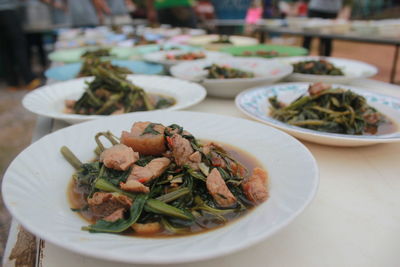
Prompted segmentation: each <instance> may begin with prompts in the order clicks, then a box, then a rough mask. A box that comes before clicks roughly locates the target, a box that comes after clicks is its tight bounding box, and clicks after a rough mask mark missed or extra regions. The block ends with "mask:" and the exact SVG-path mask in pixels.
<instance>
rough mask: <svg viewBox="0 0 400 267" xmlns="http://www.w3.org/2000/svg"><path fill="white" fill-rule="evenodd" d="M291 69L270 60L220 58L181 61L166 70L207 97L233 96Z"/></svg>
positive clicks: (288, 72)
mask: <svg viewBox="0 0 400 267" xmlns="http://www.w3.org/2000/svg"><path fill="white" fill-rule="evenodd" d="M292 70H293V68H292V66H291V65H289V64H285V63H282V62H279V61H277V60H272V59H263V58H221V59H215V60H198V61H193V62H186V63H181V64H178V65H176V66H173V67H172V68H171V70H170V72H171V74H172V75H173V76H174V77H177V78H180V79H184V80H189V81H194V82H196V81H197V82H199V83H200V84H202V85H203V86H204V87H205V88H206V89H207V94H208V95H210V96H218V97H226V98H233V97H235V96H236V95H237V94H238V93H240V92H241V91H243V90H245V89H248V88H251V87H255V86H259V85H263V84H271V83H274V82H277V81H279V80H281V79H283V78H284V77H286V76H288V75H289V74H290V73H292Z"/></svg>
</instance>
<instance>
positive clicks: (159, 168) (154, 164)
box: [128, 158, 171, 183]
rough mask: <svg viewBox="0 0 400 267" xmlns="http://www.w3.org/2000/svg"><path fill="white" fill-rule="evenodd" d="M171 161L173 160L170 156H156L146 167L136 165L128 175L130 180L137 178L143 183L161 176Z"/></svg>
mask: <svg viewBox="0 0 400 267" xmlns="http://www.w3.org/2000/svg"><path fill="white" fill-rule="evenodd" d="M170 163H171V160H170V159H168V158H155V159H153V160H151V161H150V162H149V163H148V164H147V165H146V166H144V167H141V166H138V165H134V166H133V168H132V171H131V173H130V175H129V177H128V181H130V180H137V181H139V182H141V183H146V182H148V181H150V180H152V179H154V178H157V177H158V176H160V175H161V174H162V173H163V172H164V171H165V170H166V169H167V168H168V166H169V164H170Z"/></svg>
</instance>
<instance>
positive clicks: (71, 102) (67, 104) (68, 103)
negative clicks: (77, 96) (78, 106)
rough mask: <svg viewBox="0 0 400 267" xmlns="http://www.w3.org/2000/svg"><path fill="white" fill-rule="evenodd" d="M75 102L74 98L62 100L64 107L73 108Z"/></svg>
mask: <svg viewBox="0 0 400 267" xmlns="http://www.w3.org/2000/svg"><path fill="white" fill-rule="evenodd" d="M75 103H76V100H72V99H67V100H64V104H65V107H67V108H70V109H73V108H74V106H75Z"/></svg>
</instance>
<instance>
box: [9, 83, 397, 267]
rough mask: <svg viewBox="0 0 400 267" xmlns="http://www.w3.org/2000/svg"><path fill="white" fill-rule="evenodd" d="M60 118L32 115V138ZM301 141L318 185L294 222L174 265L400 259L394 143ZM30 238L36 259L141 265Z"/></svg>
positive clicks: (379, 88)
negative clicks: (236, 247)
mask: <svg viewBox="0 0 400 267" xmlns="http://www.w3.org/2000/svg"><path fill="white" fill-rule="evenodd" d="M352 85H354V86H360V87H364V88H366V89H368V90H371V91H376V92H380V93H384V94H389V95H393V96H397V97H400V87H399V86H395V85H390V84H387V83H383V82H377V81H372V80H360V81H356V82H353V83H352ZM188 110H191V111H199V112H209V113H217V114H224V115H230V116H235V117H243V118H245V116H244V115H243V114H242V113H240V112H239V110H238V109H236V107H235V106H234V103H233V101H232V100H224V99H216V98H207V99H206V100H205V101H204V102H202V103H200V104H198V105H196V106H194V107H191V108H189V109H188ZM65 126H67V124H65V123H63V122H60V121H54V120H51V119H47V118H43V117H39V118H38V122H37V127H36V130H35V133H34V136H33V141H34V140H37V139H38V138H40V137H41V136H43V135H45V134H47V133H48V132H52V131H54V130H57V129H60V128H63V127H65ZM304 144H305V145H306V146H307V148H308V149H310V151H311V152H312V154H313V155H314V157H315V158H316V160H317V162H318V165H319V168H320V186H319V190H318V193H317V195H316V197H315V199H314V201H313V202H312V203H311V204H310V206H309V207H307V208H306V210H305V211H304V212H303V213H302V214H301V215H300V216H298V217H297V218H296V219H295V220H294V222H292V223H291V224H290V225H289V226H287V227H285V228H284V229H283V230H281V231H280V232H279V233H277V234H275V235H274V236H272V237H270V238H268V239H267V240H265V241H263V242H261V243H259V244H258V245H255V246H252V247H250V248H248V249H245V250H242V251H239V252H236V253H234V254H232V255H229V256H225V257H220V258H216V259H213V260H207V261H203V262H197V263H188V264H179V265H174V266H178V267H180V266H188V267H200V266H207V267H214V266H215V267H217V266H218V267H225V266H226V267H227V266H247V267H252V266H296V267H302V266H304V267H312V266H332V267H337V266H363V267H369V266H371V267H372V266H393V267H395V266H400V254H399V249H400V243H399V235H400V223H399V221H400V194H399V192H400V175H399V174H400V164H398V161H399V155H400V143H395V144H394V143H392V144H380V145H374V146H369V147H358V148H340V147H329V146H322V145H317V144H311V143H304ZM396 163H397V164H396ZM18 230H19V226H18V224H17V222H15V221H14V222H13V224H12V229H11V232H10V236H9V240H8V243H7V248H6V253H5V257H4V259H5V262H4V266H14V261H9V260H8V258H9V255H10V252H11V250H12V248H13V247H14V245H15V242H16V236H17V234H18ZM110 245H112V244H110ZM38 246H39V247H40V248H41V249H39V257H38V259H39V260H38V262H37V263H36V266H41V267H53V266H58V267H64V266H65V267H67V266H68V267H69V266H74V267H83V266H85V267H91V266H96V267H103V266H104V267H105V266H111V265H112V266H120V267H122V266H126V267H127V266H149V265H139V264H138V265H127V264H119V263H111V262H107V261H102V260H97V259H93V258H89V257H85V256H81V255H79V254H75V253H72V252H69V251H66V250H64V249H62V248H59V247H56V246H54V245H52V244H50V243H48V242H44V241H42V242H40V243H39V244H38ZM155 257H156V255H155Z"/></svg>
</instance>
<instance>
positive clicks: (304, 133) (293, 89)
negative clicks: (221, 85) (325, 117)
mask: <svg viewBox="0 0 400 267" xmlns="http://www.w3.org/2000/svg"><path fill="white" fill-rule="evenodd" d="M308 86H309V83H284V84H277V85H272V86H267V87H259V88H254V89H250V90H247V91H244V92H242V93H241V94H239V95H238V96H237V97H236V106H237V107H238V108H239V109H240V110H241V111H242V112H243V113H245V114H246V115H248V116H250V117H251V118H253V119H256V120H258V121H261V122H263V123H266V124H268V125H271V126H274V127H276V128H278V129H281V130H283V131H285V132H287V133H289V134H291V135H293V136H295V137H297V138H300V139H303V140H306V141H309V142H313V143H318V144H324V145H332V146H365V145H372V144H377V143H391V142H400V128H399V126H400V99H398V98H395V97H391V96H386V95H381V94H377V93H373V92H369V91H366V90H363V89H359V88H355V87H351V86H347V85H337V84H334V85H333V87H342V88H346V89H350V90H352V91H353V92H355V93H357V94H360V95H363V96H364V97H365V98H366V99H367V101H368V104H370V105H371V106H373V107H375V108H376V109H377V110H379V111H380V112H382V113H383V114H385V115H386V116H388V117H389V118H390V119H392V120H393V121H394V123H395V124H396V125H397V132H395V133H392V134H384V135H369V136H367V135H365V136H360V135H349V134H334V133H325V132H319V131H314V130H309V129H305V128H301V127H297V126H292V125H289V124H286V123H284V122H281V121H278V120H275V119H273V118H272V117H270V116H269V107H270V104H269V102H268V98H269V97H271V96H275V95H276V96H278V99H279V100H280V101H282V102H284V103H290V102H292V101H293V100H295V99H296V98H297V97H299V96H300V95H302V94H305V93H306V92H307V89H308Z"/></svg>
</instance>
